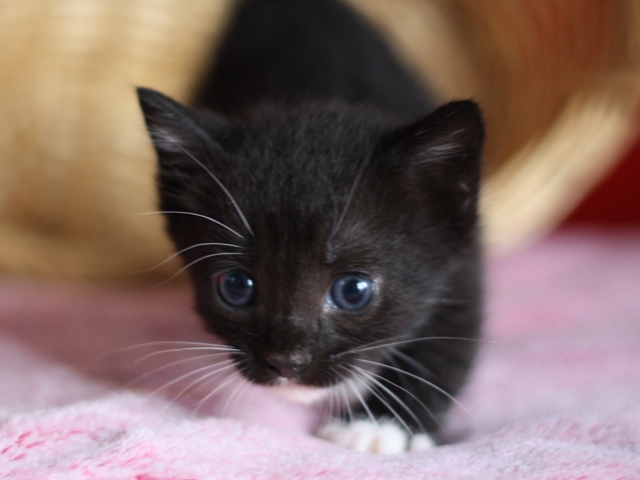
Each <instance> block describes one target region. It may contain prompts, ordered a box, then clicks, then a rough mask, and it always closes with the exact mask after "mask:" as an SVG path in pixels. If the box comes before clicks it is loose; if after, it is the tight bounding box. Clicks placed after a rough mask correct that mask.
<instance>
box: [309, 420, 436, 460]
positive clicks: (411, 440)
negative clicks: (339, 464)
mask: <svg viewBox="0 0 640 480" xmlns="http://www.w3.org/2000/svg"><path fill="white" fill-rule="evenodd" d="M317 435H318V436H319V437H320V438H323V439H325V440H329V441H330V442H334V443H337V444H338V445H342V446H343V447H346V448H349V449H351V450H355V451H357V452H373V453H402V452H407V451H411V452H415V451H419V450H427V449H429V448H432V447H433V446H435V443H434V442H433V439H432V438H431V437H430V436H429V435H427V434H424V433H420V434H417V435H413V436H410V435H409V434H408V433H407V431H406V430H405V429H404V428H403V427H401V426H400V425H398V424H397V423H396V422H394V421H391V420H381V421H379V422H378V425H376V424H375V423H373V422H371V421H370V420H356V421H354V422H348V423H345V422H339V421H332V422H329V423H327V424H325V425H323V426H321V427H320V429H319V430H318V433H317Z"/></svg>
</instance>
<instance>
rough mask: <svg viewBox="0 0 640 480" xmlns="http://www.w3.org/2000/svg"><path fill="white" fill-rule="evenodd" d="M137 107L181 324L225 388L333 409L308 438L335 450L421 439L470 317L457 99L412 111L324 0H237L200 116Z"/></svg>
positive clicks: (363, 31)
mask: <svg viewBox="0 0 640 480" xmlns="http://www.w3.org/2000/svg"><path fill="white" fill-rule="evenodd" d="M138 93H139V97H140V103H141V106H142V110H143V111H144V115H145V119H146V123H147V127H148V129H149V132H150V134H151V138H152V140H153V142H154V145H155V148H156V150H157V153H158V159H159V173H158V183H159V193H160V204H161V208H162V210H164V211H165V212H167V213H166V218H167V223H168V231H169V234H170V236H171V238H172V239H173V241H174V242H175V245H176V247H177V248H178V249H179V250H181V251H182V257H183V258H184V261H185V262H186V263H187V264H188V265H189V268H188V270H189V273H190V275H191V278H192V280H193V285H194V288H195V296H196V304H197V309H198V312H199V313H200V315H201V317H202V318H203V320H204V322H205V324H206V326H207V328H208V329H210V330H211V331H212V332H214V333H215V334H217V335H218V336H220V337H221V338H222V339H224V340H225V341H226V342H227V343H228V344H229V345H230V346H233V347H235V348H237V349H239V353H236V354H234V358H235V360H236V362H237V367H238V369H239V370H240V371H241V373H242V374H243V375H244V377H245V378H246V379H248V380H250V381H251V382H254V383H257V384H263V385H271V386H273V387H274V390H276V391H280V393H283V392H285V393H288V394H290V395H291V396H292V397H294V396H296V397H301V398H307V399H308V400H310V401H311V400H314V401H316V400H317V401H318V402H320V401H321V399H324V401H325V402H326V401H327V399H328V398H329V397H332V398H333V400H332V402H333V403H334V404H335V402H339V403H341V404H342V410H343V413H344V412H346V413H344V414H345V416H348V417H351V418H349V419H348V420H349V421H347V419H345V420H344V421H342V422H341V421H339V420H338V419H334V420H333V421H330V422H328V424H327V425H325V426H324V427H323V428H322V429H321V432H320V434H321V435H322V436H324V437H326V438H331V439H333V440H335V441H337V442H339V443H342V444H345V445H348V446H351V447H352V448H357V449H368V450H373V451H383V452H394V451H402V450H406V449H419V448H424V447H426V446H428V445H430V444H431V439H430V437H429V436H428V435H427V434H432V433H434V432H436V431H437V429H438V427H439V422H440V418H441V416H442V414H443V413H444V412H445V410H446V408H447V407H448V406H449V404H450V403H451V401H452V398H453V395H455V394H456V392H457V391H458V389H459V388H460V386H461V385H462V383H463V381H464V379H465V377H466V375H467V372H468V370H469V368H470V364H471V362H472V359H473V356H474V351H475V344H476V342H475V341H474V339H476V338H477V336H478V333H479V325H480V321H481V261H480V249H479V241H478V189H479V179H480V155H481V150H482V144H483V137H484V130H483V122H482V118H481V114H480V111H479V109H478V107H477V106H476V104H475V103H473V102H471V101H460V102H453V103H449V104H446V105H444V106H441V107H440V108H438V109H436V110H435V111H433V113H431V114H429V115H426V113H428V112H429V111H430V110H431V105H430V102H429V101H428V99H427V97H426V96H425V94H424V93H423V92H422V90H421V89H420V87H419V86H418V84H417V83H416V82H415V81H414V79H413V78H412V77H411V76H410V75H409V74H408V73H407V72H406V71H405V70H404V69H403V67H402V66H401V65H400V64H399V63H398V61H397V60H396V59H395V58H394V56H393V55H392V53H391V51H390V49H389V47H388V46H387V45H386V44H385V43H384V41H383V40H382V39H381V38H380V37H379V36H378V34H377V33H376V32H375V31H374V30H373V29H372V28H371V27H369V26H368V25H367V24H366V23H365V22H364V21H363V20H362V19H361V18H360V17H359V16H358V15H357V14H356V13H355V12H353V11H351V10H350V9H348V8H347V7H346V6H344V5H343V4H342V3H340V2H338V1H336V0H247V1H244V2H243V3H241V4H240V6H239V8H238V10H237V12H236V15H235V18H234V20H233V21H232V23H231V26H230V29H229V30H228V32H227V34H226V37H225V40H224V41H223V43H222V45H221V47H220V50H219V52H218V55H217V62H216V63H215V65H214V68H213V69H212V71H211V72H210V73H209V74H208V76H207V78H206V81H205V82H204V83H203V86H202V89H201V93H200V95H199V97H198V101H197V104H198V105H199V106H202V107H206V109H207V110H206V111H202V112H199V111H194V110H190V109H188V108H186V107H184V106H182V105H180V104H178V103H176V102H175V101H173V100H171V99H169V98H167V97H165V96H163V95H161V94H160V93H157V92H154V91H153V90H149V89H143V88H141V89H139V90H138ZM347 404H348V405H349V406H347ZM353 417H356V419H355V420H354V418H353ZM363 418H364V419H365V420H362V419H363ZM385 418H387V419H392V420H384V419H385ZM381 420H382V421H381ZM376 422H378V423H379V426H376V425H375V423H376Z"/></svg>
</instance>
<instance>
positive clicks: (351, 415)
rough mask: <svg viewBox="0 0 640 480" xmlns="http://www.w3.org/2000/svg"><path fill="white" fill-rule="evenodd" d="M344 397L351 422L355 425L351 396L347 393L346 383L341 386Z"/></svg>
mask: <svg viewBox="0 0 640 480" xmlns="http://www.w3.org/2000/svg"><path fill="white" fill-rule="evenodd" d="M340 387H342V388H341V391H342V395H343V398H344V404H345V406H346V407H347V415H348V416H349V421H350V422H352V423H353V410H352V409H351V402H350V401H349V394H348V393H347V387H346V386H345V384H344V383H341V384H340Z"/></svg>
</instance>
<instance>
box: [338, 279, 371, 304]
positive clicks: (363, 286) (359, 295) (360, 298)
mask: <svg viewBox="0 0 640 480" xmlns="http://www.w3.org/2000/svg"><path fill="white" fill-rule="evenodd" d="M372 296H373V282H372V281H371V280H370V279H368V278H367V277H364V276H361V275H354V274H350V275H344V276H342V277H340V278H338V279H337V280H336V281H335V282H334V283H333V286H332V287H331V292H330V301H331V303H332V304H333V305H335V306H336V307H338V308H340V309H342V310H350V311H356V310H361V309H363V308H364V307H366V306H367V305H368V304H369V301H370V300H371V297H372Z"/></svg>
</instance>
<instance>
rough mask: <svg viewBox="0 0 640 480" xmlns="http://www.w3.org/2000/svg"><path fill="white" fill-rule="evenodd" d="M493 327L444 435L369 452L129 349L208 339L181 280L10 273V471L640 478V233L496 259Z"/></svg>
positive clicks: (563, 238)
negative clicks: (69, 282)
mask: <svg viewBox="0 0 640 480" xmlns="http://www.w3.org/2000/svg"><path fill="white" fill-rule="evenodd" d="M486 339H487V342H486V343H485V344H484V345H483V347H482V355H481V357H480V359H479V362H478V366H477V369H476V371H475V373H474V376H473V379H472V381H471V382H470V383H469V385H468V387H467V388H466V390H465V392H464V394H463V395H462V396H461V397H460V401H461V403H462V404H464V406H465V407H466V409H467V410H468V412H466V411H464V410H463V409H461V408H455V409H454V410H453V411H452V412H451V415H450V417H449V421H448V424H447V426H446V437H447V439H448V443H447V444H446V445H442V446H439V447H437V448H434V449H432V450H429V451H424V452H414V453H407V454H399V455H377V454H369V453H356V452H351V451H348V450H344V449H342V448H341V447H338V446H335V445H333V444H330V443H327V442H324V441H322V440H319V439H317V438H314V437H313V436H311V435H310V434H309V433H308V432H309V431H310V430H311V429H312V428H313V426H314V422H315V421H316V419H315V418H314V415H313V414H312V412H310V411H309V410H307V409H305V408H303V407H299V406H293V405H290V404H287V403H285V402H284V401H282V400H278V399H276V398H275V397H272V396H271V395H270V394H269V393H268V392H265V391H264V390H262V389H258V388H253V387H250V388H245V387H242V388H236V387H234V383H233V382H230V383H229V384H228V385H226V386H224V387H223V388H220V389H219V391H217V392H216V393H215V394H214V395H212V396H211V398H209V399H207V400H206V401H205V402H200V399H202V398H203V396H204V395H206V393H207V392H211V391H213V388H214V386H215V385H218V386H219V385H221V384H222V383H224V382H223V380H221V378H222V376H223V375H224V372H222V373H221V374H220V376H219V377H214V379H213V380H212V381H211V382H210V383H207V382H204V383H205V385H202V386H201V387H200V388H198V385H190V384H191V383H192V380H193V379H195V378H197V377H194V376H188V375H187V376H186V377H185V378H183V379H181V380H180V381H176V382H175V383H172V382H173V381H174V379H178V378H179V377H180V376H181V375H185V374H188V373H189V372H193V371H194V370H195V369H196V367H194V365H198V362H200V365H206V364H207V363H206V362H207V360H209V361H210V358H203V357H202V356H203V355H204V354H205V353H207V352H201V351H187V352H174V351H168V352H164V353H158V354H155V355H150V354H153V353H154V352H157V351H159V350H167V349H168V350H176V349H177V348H176V347H172V346H171V345H170V344H154V345H143V346H139V347H136V348H130V349H124V350H122V347H126V346H128V345H140V344H146V343H149V342H162V341H170V340H176V341H203V340H210V338H209V336H207V335H206V334H204V333H202V329H201V328H200V326H199V324H198V320H197V318H196V317H195V315H194V314H193V313H192V312H191V309H190V300H189V295H188V292H186V291H185V289H184V288H176V287H171V288H168V287H166V286H165V287H161V288H158V289H155V290H153V289H152V290H141V289H132V288H123V287H118V288H107V287H100V288H98V287H95V286H94V287H79V286H65V285H51V284H42V283H40V284H33V283H25V282H18V281H16V280H14V279H4V280H2V281H0V478H8V479H20V480H22V479H25V480H26V479H42V480H44V479H47V480H48V479H51V480H53V479H64V480H74V479H88V478H91V479H110V480H117V479H132V480H187V479H189V480H196V479H198V480H199V479H232V478H242V479H245V478H246V479H249V478H250V479H306V478H314V479H323V478H331V479H392V478H398V479H413V478H421V479H423V478H428V479H445V478H446V479H510V480H517V479H556V480H560V479H567V480H569V479H571V480H578V479H592V478H593V479H640V232H637V231H636V232H626V233H602V232H601V233H597V232H584V231H583V232H564V233H556V234H554V235H553V236H551V237H550V238H548V239H546V240H544V241H542V242H540V243H538V244H537V245H535V246H533V247H531V248H529V249H527V250H526V251H523V252H520V253H518V254H515V255H512V256H511V257H509V258H503V259H500V260H498V261H492V262H490V264H489V268H488V305H487V324H486ZM119 349H120V350H119ZM170 364H171V365H170ZM167 365H169V366H168V367H167ZM163 367H165V368H163ZM197 368H201V367H197ZM131 382H133V383H131ZM167 400H172V402H171V404H168V403H167ZM196 410H197V411H196ZM223 411H224V415H223Z"/></svg>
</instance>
